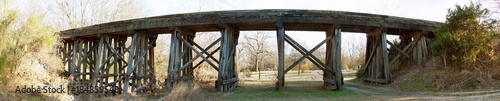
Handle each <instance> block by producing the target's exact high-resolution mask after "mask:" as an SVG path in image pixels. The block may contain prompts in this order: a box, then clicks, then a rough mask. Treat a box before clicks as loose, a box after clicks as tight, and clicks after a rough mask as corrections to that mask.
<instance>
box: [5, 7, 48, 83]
mask: <svg viewBox="0 0 500 101" xmlns="http://www.w3.org/2000/svg"><path fill="white" fill-rule="evenodd" d="M17 12H18V11H17V10H5V11H2V12H0V15H5V17H1V18H0V22H1V23H0V37H1V38H2V40H0V43H2V44H0V73H1V75H6V74H5V73H6V72H5V70H6V69H15V68H16V67H18V66H19V64H20V59H21V58H22V57H23V56H24V55H26V54H27V53H32V52H39V51H41V50H51V49H52V48H53V45H54V43H55V42H56V40H57V37H56V35H54V32H55V29H54V28H53V27H52V26H48V25H44V23H43V22H41V21H42V20H43V19H44V16H45V15H36V14H33V15H31V16H28V17H26V18H23V17H22V16H19V15H18V14H17ZM1 75H0V76H1ZM1 77H3V76H1ZM0 82H1V83H4V82H5V81H3V80H2V81H0Z"/></svg>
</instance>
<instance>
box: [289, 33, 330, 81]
mask: <svg viewBox="0 0 500 101" xmlns="http://www.w3.org/2000/svg"><path fill="white" fill-rule="evenodd" d="M285 37H288V35H286V33H285ZM331 39H332V36H329V37H327V38H326V39H324V40H323V41H321V42H320V43H319V44H318V45H316V46H315V47H314V48H313V49H311V50H309V51H306V50H302V51H305V52H306V55H302V57H300V58H299V59H298V60H297V61H295V62H294V63H292V65H290V66H289V67H288V68H287V69H286V70H285V73H287V72H288V71H290V70H291V69H292V68H293V67H295V66H296V65H297V64H299V63H300V62H302V60H304V59H305V58H306V57H308V56H314V55H312V53H313V52H314V51H316V50H317V49H319V47H321V46H322V45H324V44H325V43H326V42H327V41H328V40H331ZM287 40H288V41H287ZM290 40H293V39H292V38H285V41H286V42H287V43H288V44H292V43H291V42H289V41H290ZM296 45H297V46H300V44H296ZM300 47H302V46H300ZM320 69H321V70H324V68H321V67H320Z"/></svg>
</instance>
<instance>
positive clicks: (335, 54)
mask: <svg viewBox="0 0 500 101" xmlns="http://www.w3.org/2000/svg"><path fill="white" fill-rule="evenodd" d="M326 36H327V37H332V36H333V37H334V38H333V39H331V40H328V42H327V44H326V51H327V53H326V60H325V61H326V64H327V66H328V67H326V68H329V69H331V70H333V71H334V72H330V71H323V80H324V88H326V89H329V90H339V89H341V88H342V85H343V82H344V81H343V76H342V67H341V66H342V65H341V62H342V60H341V43H340V42H341V30H340V26H332V27H331V28H328V29H327V30H326ZM332 81H334V82H332Z"/></svg>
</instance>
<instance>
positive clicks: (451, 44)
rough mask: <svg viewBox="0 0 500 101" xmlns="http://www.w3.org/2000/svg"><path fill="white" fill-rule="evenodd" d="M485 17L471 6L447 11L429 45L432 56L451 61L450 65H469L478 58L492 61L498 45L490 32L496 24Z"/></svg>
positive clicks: (483, 12) (482, 12)
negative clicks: (444, 56) (443, 57)
mask: <svg viewBox="0 0 500 101" xmlns="http://www.w3.org/2000/svg"><path fill="white" fill-rule="evenodd" d="M488 15H489V10H488V9H482V8H481V5H478V4H474V3H471V4H470V5H468V6H460V5H456V8H455V10H450V9H449V10H448V15H447V16H446V22H445V23H444V24H442V25H441V26H440V27H439V28H438V30H437V33H436V34H435V35H436V38H435V40H434V41H433V42H432V43H431V48H432V49H433V53H435V54H436V55H446V56H447V57H451V62H452V63H456V64H460V65H469V64H470V63H473V62H475V61H476V60H477V58H478V56H487V57H486V58H489V59H491V58H493V53H494V51H493V49H494V47H495V46H496V45H497V43H498V33H497V32H495V29H494V28H495V26H497V25H498V23H497V21H496V20H494V19H491V18H489V17H488Z"/></svg>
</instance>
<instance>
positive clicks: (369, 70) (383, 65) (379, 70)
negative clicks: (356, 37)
mask: <svg viewBox="0 0 500 101" xmlns="http://www.w3.org/2000/svg"><path fill="white" fill-rule="evenodd" d="M386 37H387V36H386V29H385V28H375V29H372V30H371V31H370V32H368V33H367V41H366V44H367V46H366V57H365V66H364V67H363V70H364V71H363V77H362V79H363V80H365V81H371V82H377V83H385V84H387V83H391V82H392V78H391V77H392V76H391V73H390V70H389V56H388V53H387V39H386Z"/></svg>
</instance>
